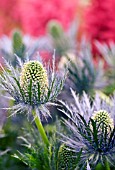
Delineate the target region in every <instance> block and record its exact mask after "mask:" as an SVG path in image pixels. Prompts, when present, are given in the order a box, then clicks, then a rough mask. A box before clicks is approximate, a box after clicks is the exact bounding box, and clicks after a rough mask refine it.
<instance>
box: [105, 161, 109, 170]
mask: <svg viewBox="0 0 115 170" xmlns="http://www.w3.org/2000/svg"><path fill="white" fill-rule="evenodd" d="M105 170H110V166H109V163H108V161H107V160H106V161H105Z"/></svg>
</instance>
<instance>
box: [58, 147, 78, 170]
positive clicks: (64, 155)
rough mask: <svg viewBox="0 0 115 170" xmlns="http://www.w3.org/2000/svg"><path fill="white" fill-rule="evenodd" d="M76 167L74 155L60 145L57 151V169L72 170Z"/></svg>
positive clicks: (67, 148)
mask: <svg viewBox="0 0 115 170" xmlns="http://www.w3.org/2000/svg"><path fill="white" fill-rule="evenodd" d="M75 167H76V153H75V152H74V151H72V149H70V148H69V147H68V146H66V145H65V144H62V145H61V146H60V148H59V151H58V169H60V170H61V169H63V170H66V169H69V170H73V169H75Z"/></svg>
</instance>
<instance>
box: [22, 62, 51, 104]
mask: <svg viewBox="0 0 115 170" xmlns="http://www.w3.org/2000/svg"><path fill="white" fill-rule="evenodd" d="M20 86H21V88H22V89H23V91H24V93H25V95H26V100H27V102H29V100H30V98H29V94H28V89H29V88H31V102H32V103H35V102H37V101H36V100H37V96H38V95H40V100H41V98H44V97H45V96H46V95H47V92H48V76H47V71H46V69H45V68H44V67H43V65H42V64H41V63H40V62H39V61H29V62H27V63H25V64H24V66H23V68H22V72H21V75H20ZM38 88H39V94H38Z"/></svg>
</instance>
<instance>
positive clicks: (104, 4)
mask: <svg viewBox="0 0 115 170" xmlns="http://www.w3.org/2000/svg"><path fill="white" fill-rule="evenodd" d="M84 16H85V26H84V28H85V32H86V35H87V37H88V39H89V40H90V41H91V42H92V44H93V52H94V54H96V53H98V51H97V49H96V47H95V45H94V42H95V41H99V42H102V43H103V42H104V43H107V44H108V43H109V42H110V41H111V40H112V41H115V0H104V1H102V0H92V2H91V4H90V5H89V7H88V8H87V10H86V11H85V15H84Z"/></svg>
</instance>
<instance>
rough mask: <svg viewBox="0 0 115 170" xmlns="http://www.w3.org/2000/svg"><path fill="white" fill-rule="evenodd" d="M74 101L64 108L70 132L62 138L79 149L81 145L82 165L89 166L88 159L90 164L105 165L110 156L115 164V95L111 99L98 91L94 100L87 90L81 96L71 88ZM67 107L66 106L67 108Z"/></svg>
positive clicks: (112, 164) (111, 162)
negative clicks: (87, 93)
mask: <svg viewBox="0 0 115 170" xmlns="http://www.w3.org/2000/svg"><path fill="white" fill-rule="evenodd" d="M72 95H73V97H74V99H75V104H70V105H67V104H65V103H64V102H62V101H60V102H61V103H62V105H63V106H64V110H63V109H62V112H63V113H64V114H65V115H66V116H67V117H68V120H67V119H66V120H65V119H64V123H65V125H66V126H67V127H68V129H69V130H70V134H69V135H68V136H66V135H63V134H61V137H62V142H63V143H65V144H66V145H67V146H69V147H70V148H72V149H73V150H75V151H76V154H78V153H79V151H80V149H82V156H81V163H80V167H81V166H82V165H83V166H86V164H87V161H88V162H89V164H90V165H91V167H93V166H94V167H95V166H96V165H97V164H98V163H99V162H100V163H101V164H103V165H104V163H105V160H107V161H108V162H109V163H110V165H111V166H113V167H114V166H115V164H114V163H115V121H114V119H115V96H114V97H111V98H110V99H109V100H110V101H111V102H110V103H107V102H106V101H105V100H103V99H102V98H100V97H99V95H98V94H96V96H95V98H94V100H93V101H92V100H91V99H90V97H88V95H86V94H85V93H84V94H83V96H82V97H79V96H76V94H75V92H74V91H73V90H72ZM65 108H66V109H65Z"/></svg>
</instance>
